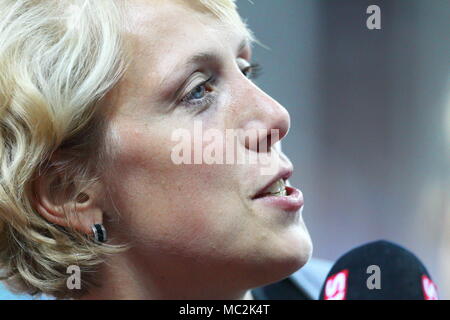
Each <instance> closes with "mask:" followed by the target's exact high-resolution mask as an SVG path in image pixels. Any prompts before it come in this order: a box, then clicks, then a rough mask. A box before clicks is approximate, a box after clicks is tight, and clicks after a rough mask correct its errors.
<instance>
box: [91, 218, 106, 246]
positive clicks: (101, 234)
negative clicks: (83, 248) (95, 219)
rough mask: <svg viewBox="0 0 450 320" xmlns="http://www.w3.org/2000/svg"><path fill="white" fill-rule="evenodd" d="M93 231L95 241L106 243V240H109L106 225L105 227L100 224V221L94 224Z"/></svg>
mask: <svg viewBox="0 0 450 320" xmlns="http://www.w3.org/2000/svg"><path fill="white" fill-rule="evenodd" d="M92 232H93V233H94V239H95V241H97V242H99V243H104V242H106V240H108V237H107V236H106V230H105V227H103V225H102V224H100V223H96V224H93V225H92Z"/></svg>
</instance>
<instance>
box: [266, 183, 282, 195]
mask: <svg viewBox="0 0 450 320" xmlns="http://www.w3.org/2000/svg"><path fill="white" fill-rule="evenodd" d="M267 193H268V194H272V195H275V196H285V195H286V184H285V182H284V180H283V179H280V180H278V181H276V182H275V183H273V184H272V185H271V186H270V188H269V189H267Z"/></svg>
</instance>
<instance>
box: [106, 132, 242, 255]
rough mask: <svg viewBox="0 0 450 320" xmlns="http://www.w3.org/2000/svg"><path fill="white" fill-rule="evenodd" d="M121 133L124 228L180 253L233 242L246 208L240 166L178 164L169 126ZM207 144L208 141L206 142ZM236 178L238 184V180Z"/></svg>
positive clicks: (118, 204) (118, 184)
mask: <svg viewBox="0 0 450 320" xmlns="http://www.w3.org/2000/svg"><path fill="white" fill-rule="evenodd" d="M126 129H127V130H125V129H124V130H122V132H120V145H119V146H118V147H117V153H116V158H115V159H114V162H113V164H114V165H113V171H112V172H111V173H112V174H109V176H110V177H111V178H109V182H108V184H109V185H110V186H112V188H111V193H112V200H113V202H114V207H115V208H116V209H117V210H118V211H119V212H120V214H121V221H122V223H121V230H120V232H123V233H124V234H125V235H132V236H133V238H134V240H136V242H137V243H140V244H142V245H144V246H145V247H146V248H147V249H150V248H153V249H154V250H158V251H160V250H165V251H166V252H176V253H177V254H183V252H184V253H185V254H187V253H189V252H190V253H191V254H192V251H203V252H205V251H207V250H212V249H213V248H214V247H218V246H220V245H224V243H226V242H229V241H231V240H232V239H229V238H231V237H232V235H233V232H230V231H231V230H234V231H236V232H237V231H238V230H239V229H240V228H241V227H242V224H241V225H240V224H239V219H241V220H240V221H241V222H242V216H243V215H242V211H243V210H245V208H244V207H243V204H242V201H241V199H240V197H239V193H238V192H237V190H236V189H237V188H236V186H237V185H236V183H237V182H236V179H235V178H236V177H237V174H236V173H234V171H235V170H236V167H235V166H227V165H206V164H196V165H183V164H182V165H176V164H174V163H173V161H172V159H171V151H172V148H173V146H174V145H175V144H176V143H175V142H173V141H171V139H170V137H171V132H169V131H167V129H163V128H160V129H159V130H152V132H151V133H150V132H148V131H147V130H139V129H138V128H133V129H130V128H126ZM205 145H206V144H205ZM233 181H234V182H233Z"/></svg>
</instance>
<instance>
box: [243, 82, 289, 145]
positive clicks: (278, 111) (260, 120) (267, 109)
mask: <svg viewBox="0 0 450 320" xmlns="http://www.w3.org/2000/svg"><path fill="white" fill-rule="evenodd" d="M244 97H245V99H244V100H243V101H242V103H243V104H244V106H245V107H244V108H243V110H246V112H245V113H244V116H243V118H242V119H241V122H240V128H241V129H243V134H242V135H241V143H242V144H243V145H245V148H247V149H248V150H252V151H255V152H270V150H271V148H272V146H273V145H274V144H275V143H276V142H278V141H280V140H282V139H283V138H284V137H285V136H286V135H287V133H288V131H289V128H290V116H289V112H288V111H287V110H286V109H285V108H284V107H283V106H282V105H280V104H279V103H278V102H277V101H275V100H274V99H273V98H272V97H270V96H269V95H267V94H266V93H265V92H264V91H262V90H261V89H260V88H258V87H257V86H256V85H254V84H253V83H250V84H249V87H248V89H247V90H246V94H245V95H244Z"/></svg>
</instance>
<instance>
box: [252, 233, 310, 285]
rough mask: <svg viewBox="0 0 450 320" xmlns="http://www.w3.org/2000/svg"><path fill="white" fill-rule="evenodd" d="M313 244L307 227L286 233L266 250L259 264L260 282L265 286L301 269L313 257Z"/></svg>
mask: <svg viewBox="0 0 450 320" xmlns="http://www.w3.org/2000/svg"><path fill="white" fill-rule="evenodd" d="M312 251H313V245H312V242H311V238H310V236H309V233H308V231H307V230H306V228H304V227H303V228H293V229H292V230H291V231H290V232H288V233H287V234H284V235H283V236H282V237H281V238H279V239H278V241H274V246H273V247H271V248H270V250H269V251H268V252H266V255H265V258H263V259H261V260H260V263H261V264H260V265H258V266H257V269H258V272H256V273H255V274H257V278H258V279H254V280H256V281H257V282H258V284H257V285H256V286H264V285H268V284H271V283H274V282H277V281H280V280H282V279H284V278H286V277H289V276H290V275H291V274H293V273H294V272H296V271H298V270H299V269H301V268H302V267H303V266H304V265H305V264H306V263H307V262H308V261H309V259H310V258H311V255H312Z"/></svg>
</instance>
